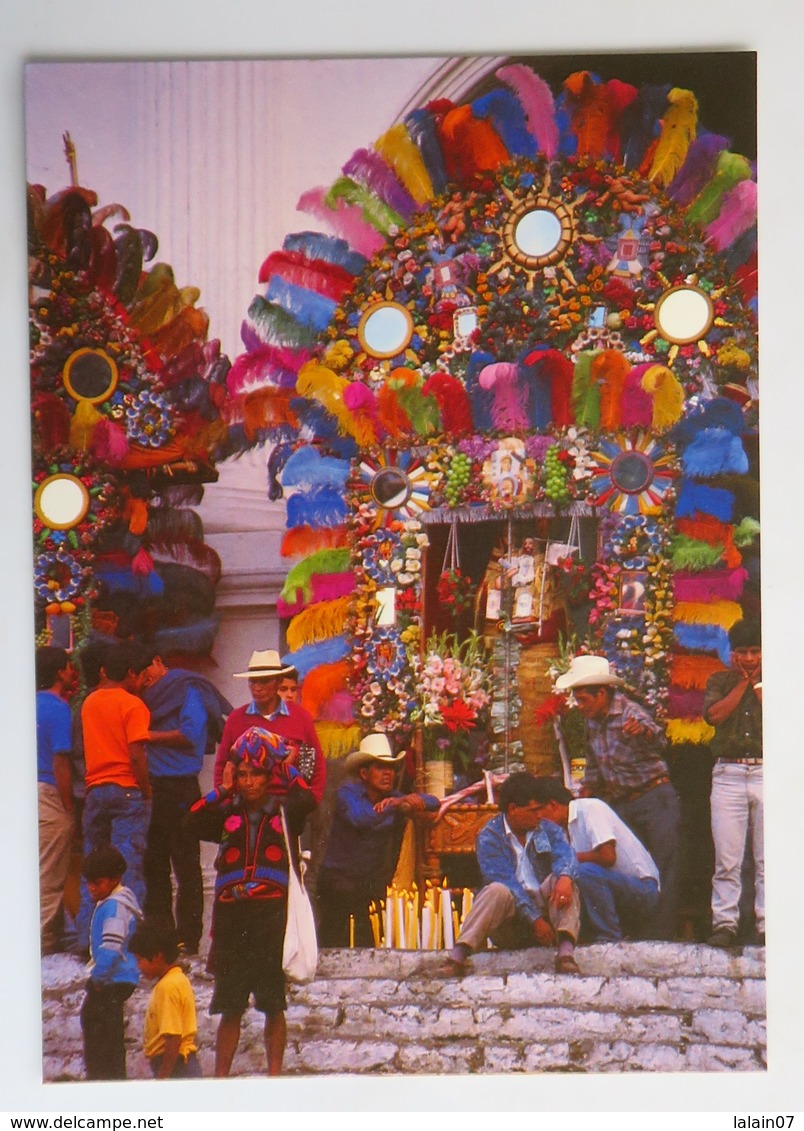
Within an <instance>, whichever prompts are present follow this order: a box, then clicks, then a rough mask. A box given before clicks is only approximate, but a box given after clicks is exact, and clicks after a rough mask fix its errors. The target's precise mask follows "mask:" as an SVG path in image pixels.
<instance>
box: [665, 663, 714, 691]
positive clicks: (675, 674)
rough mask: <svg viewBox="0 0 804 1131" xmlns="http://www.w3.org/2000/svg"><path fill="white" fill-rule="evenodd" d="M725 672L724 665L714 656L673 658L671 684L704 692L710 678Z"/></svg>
mask: <svg viewBox="0 0 804 1131" xmlns="http://www.w3.org/2000/svg"><path fill="white" fill-rule="evenodd" d="M723 670H724V666H723V664H722V663H721V662H720V660H716V659H715V658H714V656H672V657H671V659H670V682H671V684H675V685H676V686H677V687H683V688H688V689H692V688H695V689H697V690H699V691H703V689H704V688H705V687H706V684H707V682H708V680H709V677H710V676H712V675H714V674H715V672H722V671H723Z"/></svg>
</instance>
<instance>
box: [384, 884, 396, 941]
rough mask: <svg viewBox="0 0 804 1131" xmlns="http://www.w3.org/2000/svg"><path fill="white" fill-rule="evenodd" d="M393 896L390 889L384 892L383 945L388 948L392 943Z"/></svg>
mask: <svg viewBox="0 0 804 1131" xmlns="http://www.w3.org/2000/svg"><path fill="white" fill-rule="evenodd" d="M394 902H395V901H394V897H393V895H392V894H391V889H390V888H389V889H388V891H387V892H386V893H385V946H386V949H387V950H390V949H391V947H392V946H393V945H394Z"/></svg>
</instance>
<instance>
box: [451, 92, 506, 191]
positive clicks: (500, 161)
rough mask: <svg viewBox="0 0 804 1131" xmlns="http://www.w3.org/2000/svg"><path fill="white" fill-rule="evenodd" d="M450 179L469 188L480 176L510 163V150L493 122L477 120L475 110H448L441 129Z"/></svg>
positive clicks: (467, 107) (456, 108)
mask: <svg viewBox="0 0 804 1131" xmlns="http://www.w3.org/2000/svg"><path fill="white" fill-rule="evenodd" d="M438 136H439V140H440V142H441V151H442V153H443V154H444V165H445V167H446V170H447V176H448V177H449V179H450V180H451V181H455V182H456V184H459V185H465V184H468V183H469V182H470V181H471V179H472V178H473V177H474V176H475V174H476V173H483V172H491V171H493V170H495V169H498V168H499V167H500V166H501V165H505V164H507V163H508V161H510V156H509V154H508V150H507V149H506V148H505V145H504V144H503V142H502V139H501V138H500V136H499V134H498V133H497V131H496V130H495V129H494V127H493V126H492V125H491V123H490V122H487V121H484V120H482V119H479V118H476V117H475V116H474V114H473V113H472V107H471V106H455V107H454V108H453V109H451V110H448V111H447V113H446V114H445V115H444V117H443V118H442V120H441V122H440V123H439V125H438Z"/></svg>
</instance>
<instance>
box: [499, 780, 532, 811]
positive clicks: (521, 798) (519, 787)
mask: <svg viewBox="0 0 804 1131" xmlns="http://www.w3.org/2000/svg"><path fill="white" fill-rule="evenodd" d="M535 786H536V779H535V778H534V776H533V774H529V773H528V772H527V770H520V771H519V772H518V773H515V774H510V775H509V776H508V777H507V778H506V779H505V781H504V782H503V783H502V785H501V786H500V788H499V789H498V791H497V805H498V806H499V808H500V810H501V812H503V813H507V812H508V810H509V808H510V807H511V806H512V805H527V803H528V802H529V801H536V800H537V797H536V793H535Z"/></svg>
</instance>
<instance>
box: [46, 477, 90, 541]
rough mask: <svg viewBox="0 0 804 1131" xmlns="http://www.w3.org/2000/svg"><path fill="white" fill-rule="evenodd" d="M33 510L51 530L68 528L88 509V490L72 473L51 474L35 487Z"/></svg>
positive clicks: (77, 521) (75, 523)
mask: <svg viewBox="0 0 804 1131" xmlns="http://www.w3.org/2000/svg"><path fill="white" fill-rule="evenodd" d="M34 510H35V511H36V513H37V515H38V516H39V518H41V520H42V522H44V523H45V525H46V526H49V527H50V529H51V530H69V529H70V527H71V526H77V525H78V523H79V522H80V521H81V519H82V518H83V517H84V515H85V514H86V513H87V511H88V510H89V492H88V491H87V489H86V487H85V486H84V484H83V483H82V482H81V480H80V479H76V477H75V476H74V475H51V476H50V478H49V479H45V480H44V481H43V482H42V483H40V484H39V487H38V488H37V491H36V495H35V496H34Z"/></svg>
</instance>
